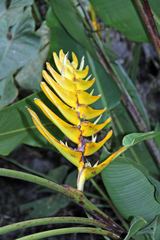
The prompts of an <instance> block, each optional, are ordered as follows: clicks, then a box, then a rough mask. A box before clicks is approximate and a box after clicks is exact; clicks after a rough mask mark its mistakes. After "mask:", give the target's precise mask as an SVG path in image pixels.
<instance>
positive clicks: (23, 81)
mask: <svg viewBox="0 0 160 240" xmlns="http://www.w3.org/2000/svg"><path fill="white" fill-rule="evenodd" d="M37 35H38V36H39V37H41V46H40V49H41V50H40V52H39V53H38V54H37V55H36V56H35V57H34V58H33V59H31V60H30V61H29V62H28V63H27V64H26V65H25V66H24V67H23V68H22V69H21V70H20V72H19V73H18V74H17V75H16V77H15V79H16V81H17V82H18V84H19V86H21V87H22V88H24V89H29V90H32V91H36V90H40V82H41V81H42V70H43V66H44V63H45V61H46V59H47V56H48V51H49V41H50V39H49V28H48V27H47V25H46V23H45V22H43V24H42V26H41V28H40V29H38V31H37Z"/></svg>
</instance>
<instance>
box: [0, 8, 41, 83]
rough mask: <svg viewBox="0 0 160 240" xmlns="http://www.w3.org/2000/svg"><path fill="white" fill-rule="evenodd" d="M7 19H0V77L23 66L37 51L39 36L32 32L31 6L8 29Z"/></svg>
mask: <svg viewBox="0 0 160 240" xmlns="http://www.w3.org/2000/svg"><path fill="white" fill-rule="evenodd" d="M9 27H10V25H9V20H8V18H6V19H3V18H2V19H0V79H2V78H4V77H6V76H7V75H9V74H10V72H11V71H12V70H13V69H17V68H20V67H22V66H24V65H25V64H26V63H27V62H28V61H29V60H31V59H32V58H33V57H35V56H36V55H37V53H38V51H39V47H40V38H39V37H38V36H37V35H36V34H35V33H34V28H35V23H34V20H33V18H32V13H31V7H27V9H26V10H25V12H24V13H23V15H22V17H21V18H20V19H19V20H18V22H17V23H16V24H15V25H14V26H13V27H12V28H11V30H10V31H9Z"/></svg>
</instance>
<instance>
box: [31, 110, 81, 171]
mask: <svg viewBox="0 0 160 240" xmlns="http://www.w3.org/2000/svg"><path fill="white" fill-rule="evenodd" d="M27 110H28V111H29V113H30V114H31V116H32V119H33V122H34V124H35V126H36V127H37V129H38V130H39V131H40V133H41V134H42V135H43V136H44V137H45V138H46V139H47V140H48V141H49V142H50V143H51V144H52V145H53V146H55V147H56V148H57V149H58V150H59V152H60V153H61V154H62V155H63V156H64V157H66V158H67V159H68V160H69V161H70V162H71V163H72V164H74V165H75V166H76V167H79V162H81V159H82V152H80V151H74V150H72V149H70V148H69V147H67V146H66V145H63V144H62V143H60V142H59V141H58V140H57V139H56V138H54V137H53V136H52V135H51V134H50V133H49V132H48V131H47V129H46V128H45V127H43V125H42V124H41V122H40V120H39V118H38V116H37V115H36V114H35V112H33V111H32V110H31V109H29V108H27Z"/></svg>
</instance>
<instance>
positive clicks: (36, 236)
mask: <svg viewBox="0 0 160 240" xmlns="http://www.w3.org/2000/svg"><path fill="white" fill-rule="evenodd" d="M69 233H92V234H99V235H103V236H107V237H110V238H112V239H121V240H122V238H121V237H117V236H116V235H115V234H114V233H110V232H108V231H106V230H102V229H98V228H89V227H70V228H60V229H55V230H50V231H45V232H41V233H35V234H32V235H29V236H26V237H21V238H17V240H33V239H34V240H37V239H41V238H46V237H51V236H57V235H62V234H69Z"/></svg>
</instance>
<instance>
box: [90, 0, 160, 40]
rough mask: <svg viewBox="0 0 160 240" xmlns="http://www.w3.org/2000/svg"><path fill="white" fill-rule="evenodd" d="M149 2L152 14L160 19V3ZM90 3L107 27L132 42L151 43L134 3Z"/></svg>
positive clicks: (100, 0) (122, 0)
mask: <svg viewBox="0 0 160 240" xmlns="http://www.w3.org/2000/svg"><path fill="white" fill-rule="evenodd" d="M148 2H149V5H150V7H151V10H152V12H154V13H155V15H156V16H157V18H160V2H159V1H158V0H154V1H153V0H149V1H148ZM90 3H91V4H92V5H93V8H94V10H95V11H96V13H97V14H98V16H99V17H100V19H101V20H102V22H104V24H106V25H107V26H111V27H114V28H116V29H117V30H119V31H120V32H122V33H123V34H124V35H125V36H126V37H127V38H129V39H130V40H132V41H136V42H150V38H149V35H148V33H147V31H146V27H145V26H144V24H143V22H142V19H141V17H140V14H139V13H138V10H137V8H136V6H135V4H134V2H133V1H128V0H114V1H110V0H90ZM156 23H157V21H156ZM157 27H158V29H159V28H160V25H159V24H157Z"/></svg>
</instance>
